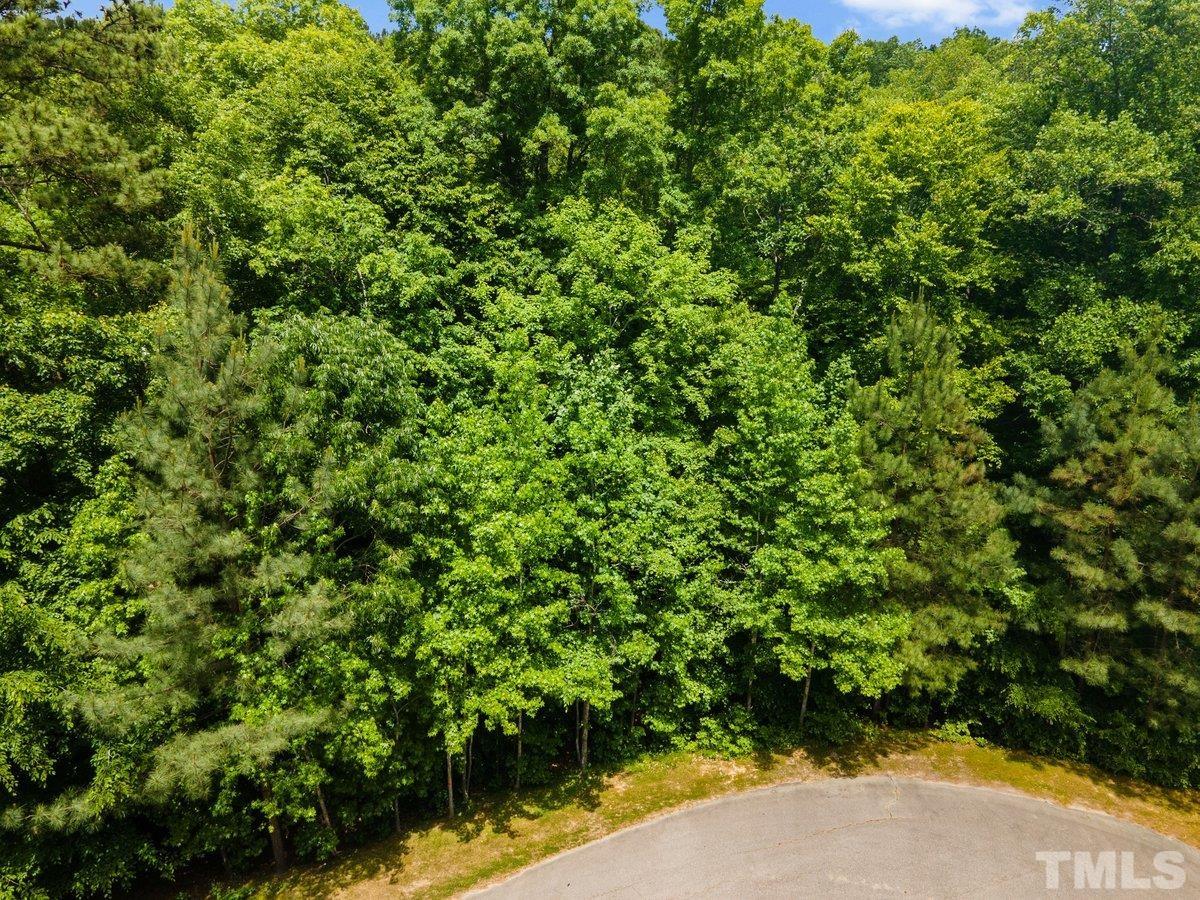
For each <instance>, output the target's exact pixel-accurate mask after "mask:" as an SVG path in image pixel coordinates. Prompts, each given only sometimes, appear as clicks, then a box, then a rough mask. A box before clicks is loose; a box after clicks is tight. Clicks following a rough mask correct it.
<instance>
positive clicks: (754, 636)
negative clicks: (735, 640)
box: [746, 631, 758, 712]
mask: <svg viewBox="0 0 1200 900" xmlns="http://www.w3.org/2000/svg"><path fill="white" fill-rule="evenodd" d="M757 646H758V632H757V631H752V632H750V675H749V677H748V678H747V679H746V712H750V708H751V707H752V706H753V704H754V656H755V653H754V648H755V647H757Z"/></svg>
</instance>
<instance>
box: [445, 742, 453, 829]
mask: <svg viewBox="0 0 1200 900" xmlns="http://www.w3.org/2000/svg"><path fill="white" fill-rule="evenodd" d="M446 810H447V812H448V813H449V816H450V818H451V819H453V818H454V761H453V760H452V759H451V757H450V751H449V750H447V751H446Z"/></svg>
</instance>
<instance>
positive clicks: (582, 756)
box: [579, 700, 592, 770]
mask: <svg viewBox="0 0 1200 900" xmlns="http://www.w3.org/2000/svg"><path fill="white" fill-rule="evenodd" d="M591 713H592V704H591V701H589V700H584V701H583V740H582V742H581V743H580V751H579V768H580V770H585V769H587V764H588V719H589V718H591Z"/></svg>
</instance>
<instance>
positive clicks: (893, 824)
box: [478, 776, 1200, 900]
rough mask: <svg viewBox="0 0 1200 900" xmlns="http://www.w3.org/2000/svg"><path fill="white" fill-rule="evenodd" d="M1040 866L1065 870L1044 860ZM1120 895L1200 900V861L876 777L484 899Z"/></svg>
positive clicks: (754, 808)
mask: <svg viewBox="0 0 1200 900" xmlns="http://www.w3.org/2000/svg"><path fill="white" fill-rule="evenodd" d="M1164 851H1165V852H1166V855H1165V856H1158V854H1160V853H1163V852H1164ZM1046 852H1049V853H1055V852H1057V853H1058V854H1059V857H1058V858H1055V857H1043V858H1042V859H1039V858H1038V856H1037V854H1039V853H1043V854H1044V853H1046ZM1060 859H1061V861H1059V860H1060ZM1048 870H1053V874H1054V875H1057V878H1058V887H1057V888H1054V887H1053V886H1052V885H1053V881H1052V878H1051V877H1049V871H1048ZM1156 877H1157V881H1155V878H1156ZM1110 885H1111V886H1110ZM1123 895H1132V896H1138V895H1140V896H1163V897H1179V898H1183V897H1187V898H1200V852H1197V851H1196V850H1195V849H1192V848H1190V847H1187V846H1186V845H1184V844H1182V843H1180V842H1178V841H1175V840H1172V839H1171V838H1167V837H1163V836H1162V835H1159V834H1156V833H1154V832H1152V831H1148V830H1147V829H1144V828H1141V827H1139V826H1136V825H1131V824H1129V823H1127V822H1122V821H1120V820H1118V819H1114V818H1111V817H1109V816H1105V815H1102V814H1099V813H1090V812H1084V811H1081V810H1073V809H1065V808H1063V807H1059V806H1055V805H1053V804H1051V803H1047V802H1044V801H1041V800H1035V799H1032V798H1029V797H1024V796H1020V795H1017V794H1010V793H1004V792H1000V791H993V790H987V789H984V788H972V787H960V786H957V785H948V784H936V783H931V782H924V781H916V780H911V779H898V778H896V779H893V778H889V777H887V776H880V777H869V778H855V779H844V780H833V781H821V782H812V783H808V784H794V785H782V786H779V787H773V788H766V789H763V790H758V791H751V792H749V793H745V794H738V795H734V796H731V797H727V798H723V799H720V800H715V801H713V802H711V803H705V804H703V805H700V806H695V807H692V808H690V809H685V810H683V811H681V812H678V813H674V814H672V815H669V816H666V817H664V818H660V819H656V820H653V821H650V822H647V823H645V824H643V825H638V826H635V827H633V828H629V829H626V830H624V831H620V832H617V833H616V834H613V835H610V836H609V837H607V838H604V839H602V840H599V841H596V842H594V843H591V844H587V845H585V846H583V847H580V848H578V849H576V850H572V851H570V852H567V853H564V854H561V855H559V856H556V857H553V858H552V859H549V860H547V861H545V862H543V863H540V864H538V865H536V866H533V867H531V868H529V869H526V870H524V871H523V872H520V873H518V874H516V875H514V876H513V877H511V878H509V879H508V880H507V881H504V882H502V883H500V884H498V885H495V886H493V887H491V888H489V889H487V890H484V891H482V892H480V894H479V895H478V896H483V897H486V898H487V900H501V898H507V897H513V898H522V900H540V898H547V897H581V898H582V897H604V898H618V897H639V898H646V897H671V898H676V897H738V898H746V897H893V896H896V897H972V898H992V897H994V898H1000V897H1005V898H1007V897H1020V898H1026V897H1045V896H1108V897H1113V896H1123Z"/></svg>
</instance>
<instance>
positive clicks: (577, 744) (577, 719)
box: [575, 700, 583, 762]
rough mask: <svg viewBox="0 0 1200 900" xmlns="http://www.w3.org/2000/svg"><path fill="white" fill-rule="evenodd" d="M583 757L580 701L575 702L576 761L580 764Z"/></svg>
mask: <svg viewBox="0 0 1200 900" xmlns="http://www.w3.org/2000/svg"><path fill="white" fill-rule="evenodd" d="M582 759H583V757H582V756H580V755H579V701H578V700H576V701H575V761H576V762H579V761H580V760H582Z"/></svg>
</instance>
